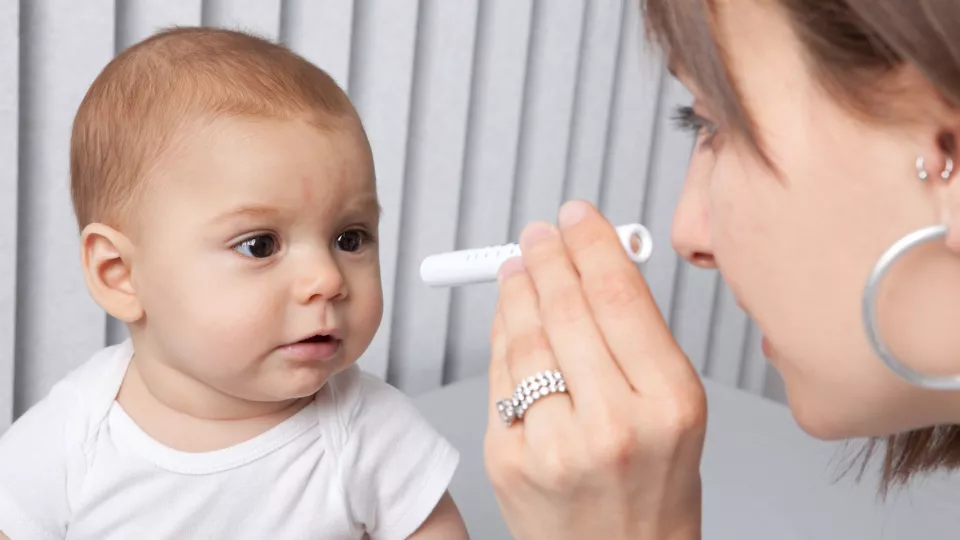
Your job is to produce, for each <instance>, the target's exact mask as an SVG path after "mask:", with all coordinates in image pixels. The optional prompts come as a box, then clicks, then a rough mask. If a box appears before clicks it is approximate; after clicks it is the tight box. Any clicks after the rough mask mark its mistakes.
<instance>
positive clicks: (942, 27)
mask: <svg viewBox="0 0 960 540" xmlns="http://www.w3.org/2000/svg"><path fill="white" fill-rule="evenodd" d="M713 1H714V0H641V5H642V8H643V13H644V19H645V22H646V26H647V31H648V33H649V35H650V36H651V37H652V39H653V41H654V42H656V43H657V44H658V45H660V46H661V47H662V48H663V49H664V52H665V53H666V55H667V56H668V57H669V59H670V62H671V63H672V64H674V65H676V66H679V67H681V68H682V69H683V71H684V73H685V74H686V75H688V76H689V77H690V78H691V80H692V81H693V83H694V84H695V85H696V86H697V88H698V89H699V90H700V91H701V93H702V94H704V95H705V96H706V97H707V98H708V99H709V100H710V105H711V112H712V113H713V114H715V115H717V120H718V121H719V123H720V124H721V125H723V126H725V128H726V129H729V130H732V131H734V132H737V133H739V134H740V135H742V136H743V137H745V138H746V140H747V142H748V143H749V144H750V145H751V146H753V147H754V149H755V150H757V152H758V153H759V154H760V155H761V156H762V157H763V158H764V159H765V160H766V161H767V162H768V163H770V162H769V159H768V158H767V156H766V154H765V153H764V150H763V144H762V141H761V140H760V139H759V137H758V135H757V133H756V130H755V127H754V125H753V122H752V121H751V119H750V115H749V114H748V111H747V110H746V107H745V106H744V104H743V101H742V100H741V98H740V94H739V91H738V89H737V86H736V84H735V81H734V80H733V78H732V77H731V74H730V71H729V69H728V68H727V63H726V61H725V55H724V51H723V47H722V44H720V43H719V41H718V40H717V33H716V32H715V25H714V21H715V11H714V6H713ZM732 1H737V2H741V1H749V0H732ZM754 1H764V2H766V1H769V2H771V3H775V4H776V5H778V6H779V8H780V9H781V10H782V13H783V14H784V15H785V16H786V19H787V20H788V21H789V22H790V24H791V26H792V28H793V30H794V32H795V33H796V35H797V37H798V39H799V41H800V42H801V44H802V45H803V47H804V49H805V51H804V52H805V56H806V60H807V64H808V66H809V68H810V70H811V73H812V74H813V75H814V77H816V79H817V80H818V81H819V82H820V84H821V85H822V86H823V87H824V88H825V89H826V90H827V91H828V92H830V94H831V95H832V96H834V98H835V99H837V100H838V102H840V103H843V104H844V105H846V106H847V107H849V108H850V110H851V111H853V112H855V113H858V114H859V115H863V116H864V117H865V118H867V119H870V120H873V121H880V122H883V121H900V120H909V118H900V117H899V116H902V113H903V111H904V107H903V104H904V101H903V100H898V99H896V97H895V96H896V90H897V89H896V85H894V84H892V81H893V80H894V76H895V75H896V73H897V72H898V68H902V67H904V66H911V67H913V68H915V69H917V70H918V71H919V72H920V73H922V74H923V75H924V76H925V77H926V78H927V79H928V80H929V81H930V83H931V84H932V85H933V86H934V88H936V89H937V91H938V92H939V94H940V96H941V98H942V99H943V100H944V101H945V102H946V103H947V104H949V105H950V106H952V107H958V108H960V39H956V38H954V37H953V35H952V34H953V33H954V32H956V30H957V29H960V1H957V0H754ZM878 362H879V361H878ZM881 442H882V441H879V440H873V441H871V442H870V443H869V444H868V445H867V446H866V448H865V449H864V452H863V453H862V455H863V458H864V459H863V462H862V466H861V469H860V472H861V475H862V474H863V472H864V470H865V467H866V465H867V462H868V461H869V459H870V457H871V456H872V455H873V454H874V451H875V450H876V449H877V446H878V444H879V443H881ZM886 443H887V444H886V457H885V459H884V464H883V465H884V466H883V476H882V481H881V493H886V492H887V490H888V489H889V488H890V487H891V486H893V485H896V484H903V483H905V482H906V481H907V480H908V479H909V478H910V477H911V476H912V475H913V474H915V473H920V472H930V471H933V470H937V469H954V468H960V426H955V425H952V426H937V427H930V428H926V429H920V430H916V431H911V432H909V433H903V434H899V435H893V436H890V437H889V438H888V439H887V441H886Z"/></svg>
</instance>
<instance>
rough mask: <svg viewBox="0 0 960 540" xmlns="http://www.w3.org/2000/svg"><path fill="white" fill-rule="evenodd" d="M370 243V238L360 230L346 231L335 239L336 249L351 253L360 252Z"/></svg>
mask: <svg viewBox="0 0 960 540" xmlns="http://www.w3.org/2000/svg"><path fill="white" fill-rule="evenodd" d="M369 241H370V236H369V235H368V234H367V233H365V232H364V231H362V230H359V229H354V230H350V231H346V232H344V233H342V234H341V235H340V236H338V237H337V242H336V244H337V249H339V250H341V251H346V252H348V253H353V252H355V251H360V250H361V249H363V247H364V246H365V245H366V244H367V242H369Z"/></svg>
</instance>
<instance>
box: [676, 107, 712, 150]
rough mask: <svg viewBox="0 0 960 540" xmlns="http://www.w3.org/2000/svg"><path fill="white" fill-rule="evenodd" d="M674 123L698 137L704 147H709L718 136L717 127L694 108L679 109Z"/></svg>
mask: <svg viewBox="0 0 960 540" xmlns="http://www.w3.org/2000/svg"><path fill="white" fill-rule="evenodd" d="M673 121H674V125H676V126H677V127H678V128H680V129H682V130H684V131H688V132H690V133H693V134H694V135H696V137H697V138H698V139H699V140H700V145H702V146H709V145H710V144H711V143H712V142H713V139H714V137H716V135H717V125H716V124H715V123H713V122H711V121H710V120H707V119H706V118H704V117H703V116H701V115H700V114H699V113H697V111H696V110H694V108H693V107H689V106H682V107H677V110H676V112H675V113H674V115H673Z"/></svg>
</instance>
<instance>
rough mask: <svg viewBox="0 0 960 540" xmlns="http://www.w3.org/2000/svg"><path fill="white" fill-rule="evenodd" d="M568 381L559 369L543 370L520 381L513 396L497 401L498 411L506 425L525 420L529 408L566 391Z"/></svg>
mask: <svg viewBox="0 0 960 540" xmlns="http://www.w3.org/2000/svg"><path fill="white" fill-rule="evenodd" d="M566 391H567V383H566V381H564V380H563V374H562V373H560V371H559V370H556V369H553V370H547V371H541V372H539V373H536V374H534V375H531V376H529V377H527V378H526V379H524V380H522V381H520V384H518V385H517V389H516V390H514V392H513V397H512V398H509V399H501V400H498V401H497V412H498V413H499V414H500V420H501V421H502V422H503V424H504V425H505V426H510V425H513V423H514V422H516V421H517V420H523V416H524V415H525V414H526V413H527V409H529V408H530V406H531V405H533V404H534V403H536V402H537V401H539V400H540V399H541V398H544V397H547V396H549V395H550V394H556V393H558V392H560V393H566Z"/></svg>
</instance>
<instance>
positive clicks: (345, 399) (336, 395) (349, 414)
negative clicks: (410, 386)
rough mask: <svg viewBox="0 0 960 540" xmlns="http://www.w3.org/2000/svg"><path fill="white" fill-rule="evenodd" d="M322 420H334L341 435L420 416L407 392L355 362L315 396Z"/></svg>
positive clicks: (329, 381)
mask: <svg viewBox="0 0 960 540" xmlns="http://www.w3.org/2000/svg"><path fill="white" fill-rule="evenodd" d="M316 402H317V409H318V410H319V411H320V412H321V416H322V421H326V422H335V423H336V424H337V426H338V428H339V432H340V434H341V435H342V436H344V437H346V436H349V435H350V434H352V433H356V432H357V431H362V430H364V429H368V428H376V426H383V425H386V424H393V425H396V423H397V422H399V423H403V422H405V421H408V420H413V419H415V418H419V416H420V413H419V411H418V410H417V409H416V406H415V405H414V403H413V400H411V399H410V398H409V397H408V396H407V395H406V394H404V393H403V392H401V391H400V390H398V389H397V388H395V387H394V386H392V385H390V384H389V383H387V382H386V381H384V380H382V379H380V378H378V377H376V376H374V375H371V374H370V373H367V372H365V371H363V370H362V369H361V368H360V367H359V366H357V365H352V366H350V367H349V368H347V369H346V370H344V371H342V372H340V373H338V374H337V375H335V376H333V377H331V378H330V380H328V381H327V384H325V385H324V386H323V388H322V389H321V390H320V392H318V393H317V397H316Z"/></svg>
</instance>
